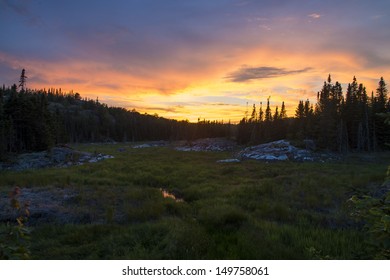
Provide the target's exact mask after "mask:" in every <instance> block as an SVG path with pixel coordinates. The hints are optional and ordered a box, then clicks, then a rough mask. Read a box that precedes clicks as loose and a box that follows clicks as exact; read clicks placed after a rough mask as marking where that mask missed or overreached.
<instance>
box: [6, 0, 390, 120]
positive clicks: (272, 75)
mask: <svg viewBox="0 0 390 280" xmlns="http://www.w3.org/2000/svg"><path fill="white" fill-rule="evenodd" d="M389 14H390V1H388V0H375V1H372V0H369V1H365V0H341V1H340V0H338V1H334V0H327V1H323V0H321V1H318V0H280V1H278V0H212V1H211V0H110V1H107V0H106V1H103V0H62V1H52V0H35V1H33V0H0V35H1V40H0V84H5V85H6V86H10V85H12V84H14V83H18V80H19V77H20V73H21V70H22V69H23V68H25V69H26V75H27V77H28V79H27V87H28V88H32V89H41V88H46V89H48V88H53V87H54V88H61V89H62V91H70V90H73V91H74V92H79V93H80V94H81V96H82V97H88V98H93V99H96V98H97V97H98V98H99V101H100V102H104V103H106V104H108V105H110V106H119V107H124V108H127V109H129V110H132V109H135V110H137V111H138V112H141V113H149V114H158V115H159V116H163V117H167V118H174V119H180V120H184V119H187V120H189V121H197V120H198V119H207V120H218V121H222V120H223V121H225V122H227V121H232V122H237V121H238V120H240V119H242V118H243V117H244V116H245V114H246V111H247V110H249V111H251V108H252V104H254V103H255V104H257V106H259V104H260V102H263V106H264V104H265V103H266V100H267V98H269V97H270V103H271V106H272V108H273V109H274V108H275V106H279V108H280V107H281V103H282V102H283V101H284V102H285V104H286V107H287V114H288V115H290V116H293V115H294V111H295V108H296V106H297V104H298V101H299V100H306V99H309V100H310V101H311V102H312V103H315V102H316V96H317V92H318V91H319V90H320V89H321V87H322V85H323V82H324V81H325V80H326V79H327V77H328V75H329V74H331V76H332V79H333V81H339V82H340V83H341V84H342V85H343V90H344V91H345V90H346V87H347V84H348V83H350V82H352V79H353V77H354V76H356V78H357V81H358V82H359V83H363V84H364V85H365V86H366V87H367V90H368V92H369V93H371V91H375V89H376V88H377V85H378V82H379V79H380V77H384V79H385V81H387V80H386V79H388V80H389V81H390V67H389V66H390V15H389ZM247 104H248V105H247ZM249 114H250V112H249Z"/></svg>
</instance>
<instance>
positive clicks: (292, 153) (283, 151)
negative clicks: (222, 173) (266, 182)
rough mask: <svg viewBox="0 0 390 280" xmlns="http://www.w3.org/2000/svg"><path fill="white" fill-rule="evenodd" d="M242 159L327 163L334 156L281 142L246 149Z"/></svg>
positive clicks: (284, 141) (240, 153)
mask: <svg viewBox="0 0 390 280" xmlns="http://www.w3.org/2000/svg"><path fill="white" fill-rule="evenodd" d="M238 158H240V159H255V160H263V161H284V160H291V161H298V162H303V161H326V160H329V159H333V158H334V155H331V154H320V153H316V152H313V151H310V150H308V149H299V148H297V147H295V146H293V145H291V144H290V142H289V141H286V140H279V141H274V142H270V143H266V144H261V145H257V146H251V147H248V148H245V149H244V150H242V151H241V152H239V153H238Z"/></svg>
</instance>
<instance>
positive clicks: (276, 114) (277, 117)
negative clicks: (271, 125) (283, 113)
mask: <svg viewBox="0 0 390 280" xmlns="http://www.w3.org/2000/svg"><path fill="white" fill-rule="evenodd" d="M279 117H280V116H279V108H278V106H276V108H275V114H274V116H273V118H272V119H273V121H275V122H276V121H277V120H279Z"/></svg>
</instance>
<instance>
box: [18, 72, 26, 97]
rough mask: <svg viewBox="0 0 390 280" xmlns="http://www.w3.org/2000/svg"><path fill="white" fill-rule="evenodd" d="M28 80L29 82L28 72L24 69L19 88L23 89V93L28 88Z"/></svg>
mask: <svg viewBox="0 0 390 280" xmlns="http://www.w3.org/2000/svg"><path fill="white" fill-rule="evenodd" d="M26 80H27V76H26V70H25V69H24V68H23V70H22V73H21V74H20V79H19V87H20V88H21V90H22V91H24V90H25V88H26Z"/></svg>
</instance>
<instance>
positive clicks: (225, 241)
mask: <svg viewBox="0 0 390 280" xmlns="http://www.w3.org/2000/svg"><path fill="white" fill-rule="evenodd" d="M74 148H75V149H78V150H81V151H88V152H97V153H104V154H109V155H113V156H114V157H115V158H113V159H107V160H104V161H101V162H98V163H88V164H85V165H82V166H72V167H69V168H48V169H41V170H28V171H23V172H8V171H7V172H1V173H0V193H1V194H3V195H5V194H6V193H8V192H9V191H10V190H12V188H13V187H14V186H19V187H21V188H22V189H23V190H31V191H36V192H37V193H41V194H42V195H45V196H46V198H45V199H46V200H45V201H46V202H45V203H46V205H47V206H46V207H48V208H49V207H51V204H60V206H61V211H62V212H61V213H59V212H58V213H57V214H56V215H63V216H64V217H65V218H62V219H57V220H56V219H55V218H53V219H52V220H50V219H49V220H46V222H45V220H44V219H43V220H42V221H41V222H39V219H35V220H36V222H34V223H33V222H31V224H28V223H27V226H28V227H29V228H30V229H31V236H30V237H31V240H30V251H31V254H30V255H31V258H33V259H361V258H363V259H370V258H372V255H370V251H369V250H368V247H367V244H366V242H365V238H366V236H365V232H364V231H362V225H361V224H360V223H359V222H357V221H355V220H354V219H353V218H352V217H351V209H350V207H349V206H348V203H347V200H348V199H349V198H350V197H351V196H352V195H354V194H358V195H362V194H370V193H372V192H374V191H375V190H376V189H378V188H379V187H380V186H381V184H382V183H383V181H384V179H385V177H386V171H387V167H388V163H389V160H390V154H388V153H384V154H380V155H373V154H352V155H350V156H348V157H346V158H345V159H343V160H341V161H338V162H332V163H331V162H327V163H319V162H316V163H296V162H288V161H287V162H271V163H267V162H258V161H252V160H248V161H243V162H240V163H217V162H216V161H217V160H221V159H226V158H230V157H232V154H231V153H230V152H183V151H176V150H174V149H172V148H170V147H154V148H143V149H133V148H131V147H130V145H129V144H106V145H103V144H96V145H94V144H88V145H78V146H74ZM161 189H164V190H167V191H169V192H170V193H172V194H174V195H175V196H176V197H177V198H179V199H178V200H175V199H173V198H172V197H164V196H163V195H162V192H161ZM56 192H65V193H66V199H61V197H60V198H59V197H58V196H55V193H56ZM62 198H63V197H62ZM38 200H39V198H37V201H34V200H33V199H31V201H30V205H31V221H33V219H32V218H33V217H34V212H33V209H34V207H33V206H34V203H38ZM47 201H48V202H50V203H48V202H47ZM43 207H45V206H43ZM69 217H71V218H69Z"/></svg>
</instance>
